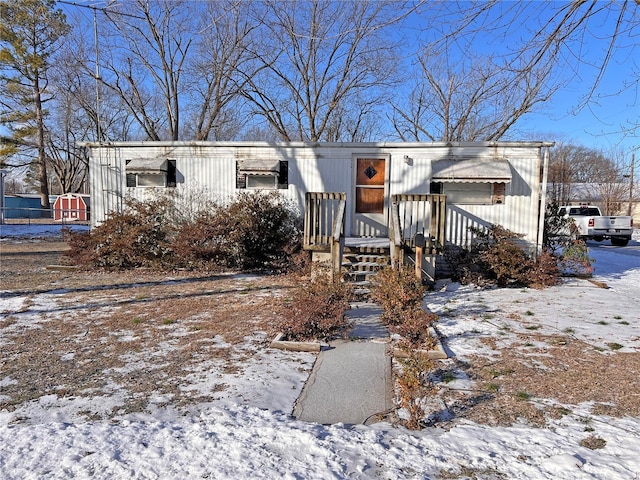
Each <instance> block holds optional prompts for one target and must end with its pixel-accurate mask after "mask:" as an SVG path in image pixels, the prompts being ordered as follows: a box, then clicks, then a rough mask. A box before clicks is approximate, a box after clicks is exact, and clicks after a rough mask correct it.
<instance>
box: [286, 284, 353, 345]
mask: <svg viewBox="0 0 640 480" xmlns="http://www.w3.org/2000/svg"><path fill="white" fill-rule="evenodd" d="M351 297H352V289H351V285H350V284H346V283H341V282H332V281H329V280H327V279H326V278H325V277H319V278H316V279H313V280H311V281H309V282H305V283H302V284H300V285H299V286H298V287H297V288H295V289H294V290H293V294H292V297H291V298H290V299H288V300H287V302H286V303H285V305H283V309H282V321H281V322H280V324H279V325H278V328H279V330H280V331H281V332H282V333H283V335H284V337H285V338H286V339H288V340H327V339H329V338H330V337H332V336H334V335H336V334H337V333H338V332H339V331H340V330H342V329H344V328H346V327H347V326H348V325H349V322H348V321H347V319H346V318H345V315H344V312H345V311H346V310H348V309H349V301H350V300H351Z"/></svg>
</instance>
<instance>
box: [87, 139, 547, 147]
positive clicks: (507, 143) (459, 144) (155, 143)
mask: <svg viewBox="0 0 640 480" xmlns="http://www.w3.org/2000/svg"><path fill="white" fill-rule="evenodd" d="M78 145H80V146H82V147H90V148H97V147H143V146H154V147H280V148H285V147H290V148H294V147H297V148H315V147H325V148H341V147H342V148H344V147H349V148H354V147H365V148H411V147H414V148H424V147H434V148H441V147H553V146H555V142H545V141H496V142H493V141H492V142H264V141H248V142H247V141H244V142H243V141H225V142H211V141H202V140H193V141H191V140H187V141H147V140H144V141H131V142H78Z"/></svg>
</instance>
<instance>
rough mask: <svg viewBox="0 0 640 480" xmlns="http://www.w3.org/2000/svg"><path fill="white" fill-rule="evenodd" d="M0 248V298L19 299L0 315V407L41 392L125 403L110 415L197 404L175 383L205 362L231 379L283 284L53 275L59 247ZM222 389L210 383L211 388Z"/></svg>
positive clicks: (223, 278)
mask: <svg viewBox="0 0 640 480" xmlns="http://www.w3.org/2000/svg"><path fill="white" fill-rule="evenodd" d="M0 248H1V250H0V265H1V267H2V270H1V271H2V273H1V276H0V297H5V298H7V299H11V298H16V299H18V298H25V297H26V299H27V300H26V301H23V303H22V305H21V306H19V308H16V309H14V310H13V311H5V312H0V313H3V314H4V317H2V318H1V319H0V343H1V344H2V350H3V361H2V364H1V365H0V380H1V379H11V381H10V382H4V384H3V386H2V392H1V393H2V395H1V396H0V409H7V410H9V411H11V410H13V409H15V408H16V407H17V406H19V405H21V404H23V403H24V402H28V401H31V400H36V399H38V398H41V397H43V396H46V395H51V394H55V395H56V396H57V397H58V398H62V397H64V398H77V397H83V396H85V397H91V396H98V395H109V394H112V393H114V391H115V390H117V391H120V392H125V393H124V396H125V397H126V400H125V403H124V405H120V406H119V407H118V408H117V411H114V412H111V413H110V415H116V414H123V413H129V412H142V411H144V410H145V408H146V407H147V406H148V404H149V401H150V399H151V398H152V397H155V398H158V397H161V398H167V399H170V402H171V405H172V406H178V407H180V406H183V407H188V406H189V405H192V404H195V403H197V402H202V401H206V400H207V399H209V398H210V396H209V397H204V396H202V394H199V393H197V392H194V391H193V390H192V389H189V388H184V387H185V383H186V382H185V377H187V376H188V375H190V374H192V373H193V372H196V371H202V368H203V365H207V364H212V362H215V365H216V366H217V368H218V369H219V370H220V371H223V372H225V373H232V372H235V373H241V372H242V370H243V359H245V358H247V357H248V356H249V355H251V348H261V347H263V346H264V345H263V343H264V342H265V338H268V336H264V335H263V336H262V337H261V338H260V337H256V336H255V333H256V332H268V334H269V335H270V334H271V333H272V330H273V328H272V322H273V320H274V318H276V315H274V314H273V313H274V312H275V311H276V310H277V308H278V306H279V304H280V301H279V296H280V295H282V294H283V292H285V290H286V289H288V288H289V287H290V286H291V285H292V283H293V280H292V279H290V278H286V277H268V276H234V275H218V276H206V275H202V274H200V275H197V274H196V275H193V274H188V273H184V272H182V273H180V272H178V273H175V274H172V275H162V274H158V273H151V272H140V271H136V272H127V273H106V272H87V271H55V270H48V269H47V268H46V266H47V265H52V264H58V265H59V264H61V263H63V262H64V257H62V256H61V253H62V251H63V250H64V249H66V244H64V243H62V242H53V241H23V242H18V241H3V242H2V243H1V244H0ZM43 295H44V296H45V297H47V299H48V300H47V301H46V302H45V303H44V304H42V302H43V300H42V298H43ZM51 300H53V301H51ZM38 302H40V303H38ZM34 314H37V319H38V320H37V321H33V318H34ZM27 315H28V316H29V319H30V320H27V319H26V318H25V316H27ZM248 337H249V340H247V338H248ZM252 344H253V346H252ZM224 388H225V385H224V384H223V383H220V384H219V385H217V386H216V387H215V388H214V390H217V391H219V390H223V389H224ZM87 415H89V414H87Z"/></svg>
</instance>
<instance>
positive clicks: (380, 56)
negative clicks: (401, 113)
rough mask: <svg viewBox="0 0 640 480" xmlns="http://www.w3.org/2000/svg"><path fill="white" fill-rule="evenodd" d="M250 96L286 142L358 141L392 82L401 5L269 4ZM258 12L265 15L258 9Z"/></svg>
mask: <svg viewBox="0 0 640 480" xmlns="http://www.w3.org/2000/svg"><path fill="white" fill-rule="evenodd" d="M264 6H265V11H264V12H263V13H262V14H260V15H261V16H260V17H259V18H260V20H261V22H262V25H261V29H262V31H261V42H260V44H259V45H257V46H256V50H255V52H254V53H255V61H256V62H257V63H258V66H259V71H258V72H255V71H254V70H252V71H251V72H250V73H247V72H243V73H244V78H245V80H246V86H245V88H244V95H245V97H246V98H247V99H248V100H249V101H250V102H251V104H252V105H253V107H254V113H256V114H258V115H260V116H262V117H264V118H265V119H266V120H267V121H268V122H269V124H270V125H271V126H272V127H273V128H274V129H275V130H276V131H277V133H278V135H279V136H280V138H281V139H282V140H289V141H291V140H310V141H322V140H333V141H339V140H343V139H344V138H345V137H347V138H349V139H351V138H358V137H359V131H358V128H355V129H354V127H356V126H358V125H361V124H362V123H359V122H362V120H363V118H362V116H363V115H364V114H365V113H366V114H367V116H370V115H371V113H372V112H373V111H374V108H373V106H375V105H379V104H380V102H381V101H382V99H383V98H384V95H385V93H386V92H385V89H386V88H388V87H389V86H390V85H391V84H392V80H393V72H394V70H395V65H396V64H397V58H396V57H397V56H396V50H395V48H396V45H395V44H394V43H393V42H392V41H390V35H389V31H390V28H389V27H391V26H392V25H394V24H395V23H396V22H397V21H398V20H399V18H401V17H402V16H404V15H406V14H407V13H408V12H409V11H410V10H409V9H408V8H405V7H404V6H403V5H402V4H400V3H398V2H389V1H382V0H378V1H373V0H362V1H359V2H349V3H348V4H345V3H341V2H330V1H325V0H311V1H296V0H294V1H291V2H287V3H286V4H283V3H282V2H276V1H267V2H265V4H264ZM256 15H258V13H256Z"/></svg>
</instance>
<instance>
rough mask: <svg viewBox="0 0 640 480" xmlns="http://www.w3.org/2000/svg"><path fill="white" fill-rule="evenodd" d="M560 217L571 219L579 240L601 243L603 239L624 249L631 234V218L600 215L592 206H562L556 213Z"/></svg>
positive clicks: (598, 210) (596, 208)
mask: <svg viewBox="0 0 640 480" xmlns="http://www.w3.org/2000/svg"><path fill="white" fill-rule="evenodd" d="M558 213H559V214H560V216H562V217H565V218H571V219H573V221H574V222H575V225H576V227H577V229H578V234H579V235H580V237H581V238H584V239H585V240H586V239H591V240H595V241H596V242H601V241H602V240H604V239H605V238H609V239H610V240H611V245H615V246H618V247H624V246H626V245H627V244H628V243H629V240H631V235H632V234H633V217H626V216H607V215H602V213H601V212H600V209H599V208H598V207H594V206H592V205H580V206H569V205H567V206H564V207H560V211H559V212H558Z"/></svg>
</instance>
